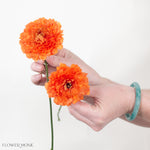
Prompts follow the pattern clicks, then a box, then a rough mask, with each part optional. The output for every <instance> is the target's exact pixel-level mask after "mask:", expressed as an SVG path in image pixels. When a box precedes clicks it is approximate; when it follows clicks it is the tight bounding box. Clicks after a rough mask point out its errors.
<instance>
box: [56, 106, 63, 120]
mask: <svg viewBox="0 0 150 150" xmlns="http://www.w3.org/2000/svg"><path fill="white" fill-rule="evenodd" d="M61 108H62V106H61V105H60V106H59V109H58V112H57V117H58V121H60V117H59V114H60V111H61Z"/></svg>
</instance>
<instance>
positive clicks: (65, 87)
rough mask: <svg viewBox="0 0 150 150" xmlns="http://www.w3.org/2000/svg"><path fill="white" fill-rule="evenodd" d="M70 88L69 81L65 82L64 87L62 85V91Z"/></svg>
mask: <svg viewBox="0 0 150 150" xmlns="http://www.w3.org/2000/svg"><path fill="white" fill-rule="evenodd" d="M71 87H72V82H71V81H67V82H66V83H65V85H64V89H65V90H68V89H70V88H71Z"/></svg>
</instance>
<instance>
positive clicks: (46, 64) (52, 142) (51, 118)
mask: <svg viewBox="0 0 150 150" xmlns="http://www.w3.org/2000/svg"><path fill="white" fill-rule="evenodd" d="M45 70H46V79H47V82H48V81H49V78H48V63H47V61H46V60H45ZM49 105H50V121H51V150H53V147H54V130H53V112H52V101H51V98H49Z"/></svg>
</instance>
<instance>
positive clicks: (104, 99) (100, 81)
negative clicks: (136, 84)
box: [31, 49, 134, 131]
mask: <svg viewBox="0 0 150 150" xmlns="http://www.w3.org/2000/svg"><path fill="white" fill-rule="evenodd" d="M47 62H48V64H49V66H48V70H49V74H51V73H52V72H53V71H55V70H56V67H57V66H59V64H60V63H65V64H66V65H69V66H70V65H71V64H77V65H79V66H80V67H81V69H82V71H83V72H86V73H88V75H87V77H88V80H89V85H90V95H89V96H85V97H84V101H80V102H78V103H76V104H72V105H71V106H69V107H68V109H69V112H70V113H71V114H72V115H73V116H74V117H75V118H77V119H78V120H80V121H82V122H84V123H86V124H87V125H88V126H90V127H91V128H92V129H93V130H95V131H99V130H101V129H102V128H103V127H104V126H105V125H107V124H108V123H109V122H110V121H111V120H113V119H115V118H117V117H120V116H122V115H124V114H125V113H127V112H130V111H131V110H132V107H133V105H134V101H133V100H134V89H133V88H131V87H128V86H123V85H119V84H117V83H114V82H112V81H110V80H107V79H105V78H102V77H100V76H99V74H98V73H97V72H96V71H95V70H93V69H92V68H91V67H90V66H88V65H87V64H86V63H85V62H83V61H82V60H81V59H80V58H79V57H77V56H76V55H74V54H73V53H71V52H70V51H68V50H66V49H62V50H59V52H58V53H57V54H56V55H53V56H50V57H48V58H47ZM43 64H44V62H43V61H38V62H33V63H32V65H31V69H32V70H33V71H35V72H38V74H37V75H33V76H32V78H31V80H32V82H33V83H34V84H36V85H44V84H45V82H46V77H45V76H42V73H45V69H44V65H43Z"/></svg>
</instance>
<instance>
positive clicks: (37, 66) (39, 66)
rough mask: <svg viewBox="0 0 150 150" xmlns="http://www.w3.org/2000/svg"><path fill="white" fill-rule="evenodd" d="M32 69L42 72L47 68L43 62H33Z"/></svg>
mask: <svg viewBox="0 0 150 150" xmlns="http://www.w3.org/2000/svg"><path fill="white" fill-rule="evenodd" d="M31 69H32V70H33V71H35V72H39V73H42V72H44V70H45V67H44V65H43V64H42V63H39V62H33V63H32V64H31Z"/></svg>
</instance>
